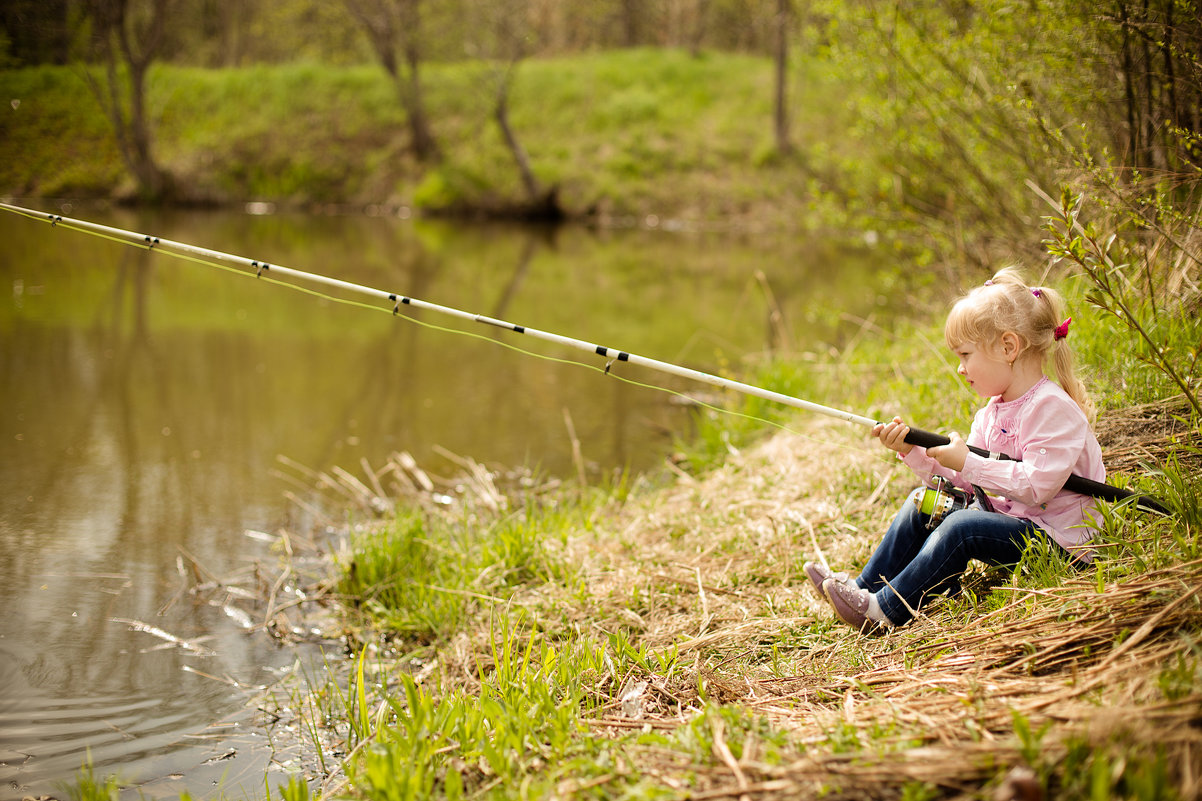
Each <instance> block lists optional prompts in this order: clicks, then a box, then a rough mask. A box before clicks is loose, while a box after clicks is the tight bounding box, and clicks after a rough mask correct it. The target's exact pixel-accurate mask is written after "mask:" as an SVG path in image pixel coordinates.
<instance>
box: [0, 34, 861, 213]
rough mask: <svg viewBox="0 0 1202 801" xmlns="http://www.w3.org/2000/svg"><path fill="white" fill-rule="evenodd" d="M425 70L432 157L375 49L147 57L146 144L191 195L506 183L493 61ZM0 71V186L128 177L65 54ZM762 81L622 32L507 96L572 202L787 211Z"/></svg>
mask: <svg viewBox="0 0 1202 801" xmlns="http://www.w3.org/2000/svg"><path fill="white" fill-rule="evenodd" d="M814 69H815V70H817V69H818V68H814ZM802 73H803V76H802V78H801V80H803V81H804V83H805V85H806V95H805V97H806V102H805V104H804V105H803V106H799V109H798V121H797V128H798V130H799V131H801V132H802V134H801V136H802V138H803V141H802V142H801V144H802V146H803V147H804V146H806V144H807V142H811V141H817V137H816V136H815V135H814V134H813V133H809V132H818V131H827V130H830V126H831V125H832V124H833V123H834V122H835V121H836V120H837V119H838V117H839V115H840V114H841V113H842V112H841V108H840V100H839V98H840V96H841V93H840V89H839V87H838V85H837V84H836V83H833V82H832V81H831V80H830V79H829V77H823V76H821V75H819V74H817V73H815V74H812V75H811V74H808V72H807V71H806V70H805V69H804V68H802ZM424 75H425V81H426V88H427V100H428V104H429V109H430V116H431V119H432V121H433V124H434V126H435V131H436V134H437V136H438V137H439V141H440V144H441V145H442V147H443V149H444V150H445V152H446V154H447V158H446V162H445V166H443V167H440V168H435V169H432V170H428V169H426V168H424V167H421V166H420V165H418V164H416V163H414V161H413V160H412V158H411V156H410V155H409V153H408V151H407V143H406V132H405V128H404V117H403V114H402V112H401V110H400V106H399V103H398V102H397V100H396V97H395V93H394V90H393V88H392V85H391V84H390V83H389V81H388V79H387V76H386V75H385V73H384V72H383V70H382V69H380V68H378V67H375V66H373V65H364V66H359V67H329V66H318V65H307V64H295V65H286V66H274V67H267V66H260V67H251V68H246V69H239V70H203V69H190V68H182V67H174V66H163V65H160V66H157V67H155V68H154V70H153V71H152V73H151V76H150V80H149V83H148V86H149V91H150V97H149V108H150V109H151V113H152V114H153V116H154V120H155V121H156V142H155V152H156V154H157V156H158V158H159V160H160V161H161V162H162V164H163V166H164V167H166V168H167V169H168V170H170V171H171V172H172V173H173V174H174V175H175V176H176V177H177V179H178V180H179V181H180V183H181V184H182V185H183V186H184V187H185V189H186V191H187V192H188V193H189V194H190V195H191V196H192V197H194V198H196V199H198V200H204V199H210V200H213V201H216V202H238V203H241V202H244V201H248V200H261V201H273V202H278V203H281V204H297V205H312V204H330V203H334V204H352V205H357V206H362V205H366V204H370V203H376V204H379V203H390V204H397V205H409V206H413V205H415V204H417V205H421V204H424V205H437V204H438V203H440V202H445V201H447V200H449V199H453V198H457V197H462V196H467V197H469V198H470V197H472V196H479V195H481V194H483V193H489V194H500V195H502V196H518V195H520V180H519V176H518V173H517V171H516V169H515V168H514V165H513V163H512V159H511V157H510V156H509V154H508V152H507V151H506V149H505V147H504V145H503V142H502V140H501V137H500V134H499V132H498V131H497V129H496V125H495V124H494V123H493V122H492V120H491V116H490V115H491V105H490V104H491V102H492V95H491V90H490V89H489V88H488V87H489V86H491V85H492V83H493V82H494V81H495V79H496V75H495V72H494V67H493V66H492V65H489V64H484V63H470V62H469V63H460V64H431V65H429V66H428V67H427V68H426V71H425V72H424ZM0 87H2V91H0V94H3V96H4V98H5V99H6V103H5V107H4V109H3V112H2V118H0V138H2V140H3V142H4V145H3V147H4V153H5V156H6V157H5V158H4V159H2V160H0V192H4V193H9V194H13V195H17V196H30V195H41V196H47V197H71V196H103V197H110V196H114V195H119V194H122V193H127V192H129V191H130V190H131V187H130V186H129V185H128V179H127V178H126V177H125V175H124V169H123V166H122V164H121V161H120V157H119V154H118V152H117V150H116V148H115V145H114V143H113V141H112V137H111V135H110V134H109V131H108V125H107V122H106V121H105V119H104V116H103V114H102V112H101V109H100V106H99V104H98V103H97V102H96V100H95V99H94V98H93V97H92V96H91V94H90V92H89V90H88V88H87V85H86V83H85V81H84V80H83V79H82V77H81V75H80V74H79V73H78V72H77V71H76V70H73V69H72V68H36V69H21V70H5V71H0ZM771 98H772V72H771V64H770V62H769V61H768V60H767V59H764V58H755V57H750V56H742V55H732V54H718V53H712V54H709V53H707V54H703V55H702V56H700V57H693V56H690V55H688V54H686V53H683V52H677V51H665V50H633V51H619V52H609V53H597V54H587V55H579V56H575V57H572V58H566V59H547V60H538V61H528V62H524V63H522V64H521V65H520V67H519V72H518V79H517V81H516V83H515V88H514V96H513V97H512V99H511V103H510V107H511V115H512V125H513V128H514V130H515V131H516V133H517V135H518V136H519V138H520V139H521V142H522V144H523V146H524V147H525V149H526V150H527V151H528V153H529V156H530V159H531V162H532V165H533V167H534V171H535V173H536V175H537V177H538V179H539V180H540V181H541V182H542V183H544V184H545V185H548V186H551V185H555V186H559V187H560V194H561V198H562V201H563V203H564V205H565V206H566V207H567V208H568V209H569V210H570V211H572V212H574V213H584V212H588V211H591V212H594V213H598V214H605V215H612V216H617V217H623V216H626V215H637V216H638V217H639V218H640V219H641V218H642V217H643V216H644V215H646V214H658V215H661V216H664V217H669V216H670V217H679V218H684V219H692V220H706V221H714V220H728V221H729V220H731V219H735V220H738V219H754V220H759V223H758V224H760V225H763V226H765V227H769V226H770V227H772V228H777V229H779V228H781V227H784V228H785V229H791V228H795V227H796V226H797V223H798V219H799V218H801V217H802V216H804V212H805V211H806V208H807V204H808V203H810V201H812V198H811V197H808V196H807V194H806V186H807V177H806V173H805V171H804V170H803V169H802V165H801V163H800V162H799V161H786V162H781V161H779V160H778V159H777V158H775V156H774V150H773V141H772V127H771V120H772V105H771ZM9 100H11V101H12V102H11V103H9V102H8V101H9ZM824 146H825V147H829V146H830V144H829V143H827V144H826V145H824Z"/></svg>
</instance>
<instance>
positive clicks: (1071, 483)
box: [905, 428, 1172, 516]
mask: <svg viewBox="0 0 1202 801" xmlns="http://www.w3.org/2000/svg"><path fill="white" fill-rule="evenodd" d="M905 441H906V442H907V443H909V444H911V445H917V446H918V447H920V448H935V447H938V446H940V445H947V444H948V443H950V442H951V439H950V438H949V437H945V436H944V435H942V434H936V433H935V432H933V431H924V430H923V429H921V428H911V429H910V433H908V434H906V439H905ZM968 449H969V450H970V451H972V452H973V453H975V454H976V455H977V456H984V457H985V458H986V459H1005V460H1009V461H1020V460H1016V459H1015V458H1014V457H1013V456H1009V455H1008V454H1005V453H991V452H990V451H987V450H985V449H984V448H978V447H977V446H975V445H969V446H968ZM1064 489H1066V490H1068V491H1070V492H1076V493H1079V494H1081V495H1089V496H1091V497H1093V498H1101V499H1102V500H1104V501H1110V502H1111V503H1115V502H1117V501H1122V500H1125V499H1127V498H1130V497H1132V496H1135V505H1136V506H1138V507H1140V508H1141V509H1146V510H1148V511H1150V512H1156V513H1157V514H1162V515H1166V516H1170V515H1172V512H1170V511H1169V510H1168V508H1166V507H1165V506H1164V504H1162V503H1160V501H1158V500H1156V499H1155V498H1153V497H1152V496H1151V495H1144V494H1141V493H1138V492H1134V491H1132V490H1129V489H1124V488H1122V487H1116V486H1114V485H1113V484H1103V483H1102V482H1101V481H1094V480H1093V479H1091V478H1086V477H1085V476H1079V475H1077V474H1076V473H1072V474H1071V475H1069V477H1068V480H1067V481H1065V482H1064Z"/></svg>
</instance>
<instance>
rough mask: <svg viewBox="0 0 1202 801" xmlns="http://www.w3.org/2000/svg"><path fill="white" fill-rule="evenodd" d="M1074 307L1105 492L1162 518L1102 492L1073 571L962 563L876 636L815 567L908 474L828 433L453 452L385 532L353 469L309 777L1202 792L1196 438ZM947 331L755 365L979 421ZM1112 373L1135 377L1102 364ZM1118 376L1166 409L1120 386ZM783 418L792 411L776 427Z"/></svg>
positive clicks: (434, 790) (648, 789)
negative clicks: (486, 455) (358, 499)
mask: <svg viewBox="0 0 1202 801" xmlns="http://www.w3.org/2000/svg"><path fill="white" fill-rule="evenodd" d="M1076 286H1077V285H1076V284H1075V283H1071V282H1070V284H1069V288H1070V289H1071V288H1072V287H1076ZM1070 300H1071V301H1072V308H1073V310H1074V313H1075V314H1076V315H1077V316H1076V317H1075V324H1076V325H1077V328H1075V329H1074V330H1075V331H1079V332H1080V335H1079V336H1078V335H1077V334H1074V336H1075V337H1077V338H1076V344H1077V346H1078V353H1079V354H1080V355H1082V356H1083V357H1084V358H1083V359H1082V361H1083V362H1084V363H1085V369H1086V370H1087V371H1088V372H1089V374H1090V375H1091V378H1092V379H1093V381H1094V382H1095V383H1096V384H1098V385H1100V386H1098V389H1097V390H1095V391H1096V392H1097V395H1098V397H1099V398H1100V399H1103V413H1102V416H1101V418H1100V421H1099V424H1098V434H1099V439H1100V440H1101V441H1102V444H1103V448H1104V452H1105V455H1106V459H1107V463H1108V465H1109V467H1110V481H1112V482H1114V483H1117V484H1119V485H1131V484H1135V485H1137V486H1140V487H1141V488H1144V489H1145V490H1147V491H1151V492H1154V493H1155V494H1157V495H1158V496H1159V497H1161V498H1162V499H1163V500H1165V501H1166V502H1168V503H1169V505H1170V506H1171V507H1172V509H1173V511H1174V515H1175V516H1174V517H1172V518H1161V517H1158V516H1155V515H1149V514H1146V513H1142V512H1137V511H1135V510H1133V509H1131V508H1130V507H1123V508H1113V509H1110V510H1108V511H1107V512H1106V514H1105V515H1104V516H1103V519H1102V521H1101V531H1100V534H1099V537H1098V550H1099V553H1100V558H1099V559H1098V560H1097V561H1096V562H1095V564H1094V565H1093V566H1092V567H1091V568H1090V569H1088V570H1084V571H1079V570H1076V569H1074V568H1073V567H1071V566H1069V565H1068V564H1065V563H1064V562H1063V561H1061V560H1060V559H1059V558H1058V557H1057V556H1056V555H1055V554H1053V553H1049V552H1046V551H1042V550H1040V549H1032V550H1031V551H1029V552H1028V554H1027V555H1026V556H1025V557H1024V559H1023V562H1022V563H1021V564H1020V565H1019V567H1018V569H1017V570H1015V571H1013V572H1011V571H997V570H984V569H976V570H973V571H971V572H970V574H969V576H968V577H967V581H966V583H965V591H964V592H963V593H961V594H960V595H957V596H955V597H949V598H944V599H942V600H941V601H939V602H937V603H935V604H933V605H931V606H929V607H927V608H924V609H923V610H922V614H921V615H919V617H918V618H917V619H916V620H915V621H913V622H912V623H911V624H909V625H907V626H905V627H902V628H899V629H893V630H890V631H888V632H886V633H884V634H875V635H861V634H858V633H855V632H852V631H851V630H850V629H848V628H847V627H846V626H844V625H842V624H841V623H839V622H838V621H837V620H835V618H834V617H833V615H832V614H831V613H830V611H829V609H828V608H827V606H826V604H825V603H824V602H823V601H821V600H820V599H819V598H818V596H817V594H816V593H814V592H813V590H812V589H811V587H810V586H809V585H808V581H807V579H806V577H805V575H804V572H803V571H802V564H803V562H804V561H805V560H807V559H815V558H818V559H822V560H825V561H826V562H827V563H828V564H830V565H831V566H832V567H833V568H836V569H850V570H854V569H855V568H856V566H857V565H860V564H863V561H864V559H865V558H866V556H867V555H868V553H869V552H870V550H871V548H872V547H873V545H874V544H875V542H876V540H877V538H878V537H879V532H880V531H881V530H882V529H883V527H884V526H885V525H886V524H887V522H888V520H889V519H890V518H891V517H892V515H893V513H894V511H895V510H896V508H897V507H898V505H899V504H900V503H902V502H903V499H904V497H905V495H906V493H907V492H908V490H909V489H910V488H911V486H912V484H913V477H912V476H911V475H910V474H909V473H908V471H906V470H905V469H904V468H902V467H900V466H899V465H898V464H897V463H896V460H895V459H892V458H888V455H887V454H884V453H883V452H882V451H881V450H880V449H879V447H874V444H873V443H872V442H870V441H869V440H868V439H867V438H866V437H865V436H864V433H863V431H861V430H858V429H856V428H854V427H852V426H849V425H847V424H844V423H841V422H832V421H830V420H820V419H815V418H813V417H812V416H806V415H804V414H800V413H790V412H779V411H777V412H773V411H770V410H768V409H767V408H766V407H765V406H761V405H757V404H754V403H753V404H749V405H746V406H742V407H740V410H741V411H742V412H744V413H747V414H751V415H752V416H753V418H754V419H749V418H747V417H735V418H730V417H727V416H724V415H719V414H716V413H714V414H712V415H711V414H710V413H709V412H706V411H702V412H701V415H700V417H701V419H702V420H703V421H709V425H708V426H706V425H703V430H702V432H701V435H700V436H699V438H698V441H697V443H696V444H694V445H693V446H691V448H689V449H685V450H683V451H682V452H681V453H679V454H678V455H677V456H676V457H675V458H674V459H673V460H671V462H670V463H669V465H667V466H665V470H664V471H663V472H662V473H659V474H647V475H645V476H641V477H632V479H631V480H630V482H628V483H620V484H618V485H616V486H594V487H580V486H576V487H573V486H570V485H561V484H558V483H554V484H541V483H539V482H530V481H517V482H514V483H512V484H510V485H508V486H510V487H511V491H506V490H505V487H506V486H507V485H506V483H505V482H504V481H503V480H502V479H503V476H502V475H501V474H499V473H497V472H496V471H493V470H489V469H487V468H485V467H484V466H481V465H475V464H473V463H469V464H467V465H466V468H467V469H466V471H465V474H464V478H462V479H460V480H458V481H457V482H455V483H453V484H452V485H448V486H456V487H458V490H457V492H453V493H452V492H449V491H448V490H447V489H445V488H444V487H441V486H432V485H431V484H430V483H429V482H426V481H423V480H422V479H421V476H422V472H421V470H420V466H418V465H409V466H408V467H404V468H403V469H402V470H401V472H400V473H399V474H398V475H401V476H404V477H405V478H404V479H403V480H399V481H392V480H389V481H388V482H386V483H387V486H391V487H402V488H403V491H402V492H401V493H400V494H399V495H393V496H391V502H393V503H395V504H396V511H395V513H393V512H389V513H387V514H384V515H383V516H381V517H380V518H379V519H378V520H377V521H376V522H371V520H370V518H371V517H373V514H372V513H371V512H370V511H369V510H370V509H371V508H372V507H373V503H372V502H371V501H370V499H371V498H372V497H373V496H374V495H376V494H377V492H375V491H373V490H372V489H371V486H372V479H371V478H369V477H366V476H364V477H361V479H362V480H361V481H360V486H361V489H360V490H358V492H359V493H360V494H361V495H362V497H363V499H364V501H363V502H362V503H361V505H360V512H359V514H358V519H359V521H360V522H359V524H358V525H357V526H356V527H355V528H353V529H350V530H348V531H347V532H346V534H345V536H346V540H345V545H344V547H342V548H341V549H340V550H339V551H338V556H337V558H336V560H335V562H334V565H335V569H334V576H335V580H336V584H335V585H333V586H335V587H336V594H337V597H340V598H341V599H342V603H341V604H340V609H341V610H342V614H343V615H344V616H343V617H342V618H341V620H342V621H343V623H342V625H343V626H344V636H345V637H346V641H347V642H348V650H349V651H350V652H351V653H353V654H354V655H355V656H354V658H353V659H352V660H351V662H350V665H349V671H348V672H349V679H348V680H347V682H346V683H345V684H343V685H335V684H331V685H326V686H319V687H316V688H314V689H313V690H312V691H313V693H314V694H315V695H316V696H317V697H319V698H322V699H326V702H325V705H324V706H320V707H318V706H317V705H310V706H313V708H320V709H322V710H323V714H325V715H326V716H327V718H328V719H331V720H333V721H335V726H334V727H333V728H330V729H326V730H325V731H326V733H327V736H328V737H329V738H330V739H328V740H322V741H321V742H322V746H321V747H323V748H326V749H329V752H330V753H336V754H338V755H339V758H340V759H341V760H342V761H341V764H340V765H339V766H338V767H337V768H335V769H333V770H326V771H324V772H320V773H312V772H311V773H309V774H307V775H306V776H305V778H306V779H307V780H308V781H309V783H310V787H311V788H312V789H311V790H310V792H311V793H312V794H313V795H314V796H317V795H322V796H325V795H335V794H336V795H339V796H342V795H349V796H350V797H362V798H374V797H390V798H428V797H446V798H459V797H466V796H473V797H497V798H508V797H515V796H518V795H521V796H522V797H548V796H553V795H554V796H564V795H573V796H575V795H580V796H584V797H596V798H616V797H631V796H635V797H642V796H660V795H662V796H666V797H671V798H725V797H731V798H739V797H744V796H746V797H753V798H754V797H757V796H758V795H761V794H771V795H772V796H773V797H783V798H812V797H816V796H821V797H829V798H846V799H853V798H864V797H872V798H905V799H935V798H965V799H969V798H973V799H982V798H1006V799H1017V798H1043V797H1056V798H1061V799H1077V798H1080V799H1086V798H1100V797H1106V798H1140V799H1144V798H1147V799H1152V798H1170V797H1177V798H1189V797H1196V796H1197V794H1198V793H1199V792H1200V791H1202V786H1200V785H1199V779H1198V777H1199V776H1202V762H1200V761H1199V754H1200V753H1202V751H1200V750H1199V746H1200V745H1202V733H1200V732H1199V730H1198V727H1197V720H1198V718H1199V715H1200V714H1202V677H1200V668H1202V664H1200V662H1199V659H1198V656H1197V653H1196V648H1195V643H1196V642H1197V639H1198V637H1199V635H1200V634H1202V604H1200V603H1199V597H1198V587H1200V586H1202V561H1200V560H1202V547H1200V545H1199V543H1198V538H1197V531H1198V527H1199V524H1200V522H1202V515H1200V509H1199V504H1198V499H1199V493H1198V487H1199V480H1198V469H1199V465H1198V463H1197V452H1198V451H1197V447H1198V445H1199V430H1198V427H1197V423H1196V420H1193V421H1192V422H1186V421H1187V420H1190V418H1189V411H1188V404H1187V403H1185V401H1184V400H1183V399H1181V398H1176V399H1175V398H1173V396H1172V393H1171V390H1169V389H1168V388H1167V385H1166V384H1165V383H1163V381H1158V380H1157V379H1156V376H1155V374H1153V375H1151V376H1148V375H1146V373H1147V370H1146V369H1143V370H1142V372H1143V373H1145V375H1144V378H1145V379H1146V383H1143V384H1142V389H1136V387H1137V385H1140V384H1141V382H1139V381H1136V380H1134V379H1136V378H1137V374H1138V373H1140V372H1141V368H1138V367H1134V366H1133V365H1132V364H1125V365H1124V364H1115V363H1114V361H1115V359H1116V358H1118V359H1119V360H1121V358H1122V354H1121V352H1120V353H1116V352H1115V348H1114V343H1115V342H1116V341H1122V340H1123V338H1124V335H1123V334H1122V331H1121V324H1118V323H1116V321H1115V320H1114V318H1112V317H1107V316H1105V315H1103V314H1101V313H1099V312H1098V311H1097V310H1096V309H1091V308H1089V307H1088V306H1087V305H1085V304H1084V303H1083V302H1082V301H1083V292H1082V291H1081V290H1080V288H1079V287H1078V288H1077V289H1075V290H1073V292H1072V296H1071V298H1070ZM935 336H937V329H936V328H934V327H933V326H931V325H930V324H929V323H924V324H920V325H918V326H916V327H914V328H904V330H899V331H898V337H897V338H896V339H890V338H887V337H886V336H885V335H884V333H883V332H873V331H871V330H866V332H865V334H864V336H863V337H862V338H860V339H858V340H856V341H854V342H853V343H849V345H848V346H847V347H846V348H845V349H844V350H843V351H841V352H840V353H838V354H833V355H831V356H828V357H818V356H815V355H813V354H811V355H810V358H808V359H807V358H795V359H791V360H786V361H782V362H779V363H775V364H772V365H764V366H762V368H761V371H760V372H759V373H758V374H757V375H755V376H754V377H753V378H752V382H753V383H757V384H760V385H764V386H770V387H774V388H777V389H781V390H785V391H790V392H792V393H794V394H797V395H799V396H803V397H811V398H815V399H817V400H819V401H822V402H832V401H836V398H835V397H832V395H834V396H837V399H838V400H841V401H843V402H844V403H845V404H846V405H849V406H851V407H854V408H861V409H866V410H869V413H870V414H873V415H875V416H877V417H881V416H885V415H889V414H892V413H907V416H910V415H909V413H908V410H915V409H921V410H922V414H923V415H927V416H929V417H930V419H934V420H939V421H942V422H946V423H947V426H946V427H947V428H950V429H955V430H965V429H966V427H967V420H968V415H970V414H971V409H972V408H974V407H975V405H976V401H975V400H974V399H973V398H972V397H971V395H970V393H968V392H967V391H966V390H965V389H964V388H963V387H958V384H957V382H956V379H955V377H954V375H953V374H952V372H951V370H949V369H941V368H943V367H944V365H943V364H942V362H943V357H942V355H941V354H940V353H939V352H938V351H937V350H936V349H935V348H934V347H933V346H932V347H931V348H929V349H928V348H927V347H926V346H925V345H923V344H921V343H924V342H929V341H931V340H932V339H933V338H934V337H935ZM1120 351H1121V349H1120ZM1108 353H1109V354H1110V356H1109V357H1107V355H1106V354H1108ZM1108 358H1109V361H1107V359H1108ZM1103 364H1105V366H1106V368H1107V372H1105V373H1103V372H1102V370H1101V369H1100V368H1101V367H1102V366H1103ZM902 365H904V367H903V366H902ZM1111 369H1115V370H1118V371H1119V373H1116V374H1112V373H1110V372H1109V370H1111ZM1122 371H1126V373H1125V375H1126V378H1129V379H1132V380H1131V381H1130V382H1128V383H1123V382H1118V381H1116V380H1112V379H1111V378H1108V377H1107V376H1111V375H1123V372H1122ZM1131 391H1135V392H1136V393H1145V392H1146V393H1148V394H1151V395H1154V396H1158V397H1159V399H1158V400H1154V401H1150V402H1146V403H1141V404H1139V405H1132V404H1131V401H1132V400H1134V399H1135V397H1136V396H1134V395H1131V394H1126V395H1124V394H1122V393H1127V392H1131ZM1123 398H1125V399H1126V400H1123ZM769 418H770V419H769ZM769 423H773V424H776V425H782V426H785V428H784V429H783V430H779V431H778V432H777V433H775V434H772V435H770V436H765V435H764V432H765V431H767V430H769V429H770V428H771V426H770V425H768V424H769ZM1149 464H1157V465H1160V466H1161V468H1160V470H1159V471H1150V470H1149V469H1148V467H1147V465H1149ZM393 477H394V476H391V475H390V476H388V478H389V479H391V478H393ZM375 478H376V480H379V479H380V478H381V476H376V477H375ZM344 481H345V479H344ZM346 486H347V487H350V486H353V485H352V484H350V483H348V484H347V485H346ZM341 494H342V495H343V496H345V494H346V493H345V492H343V493H341ZM327 586H329V585H327ZM330 699H333V700H330ZM294 706H300V707H304V706H305V705H303V704H297V705H294ZM331 707H333V709H334V710H335V711H334V712H333V713H332V714H331V711H330V710H331ZM315 728H317V727H316V726H315ZM318 739H319V738H314V743H317V742H318ZM311 764H315V763H313V762H312V761H311ZM296 787H297V785H293V788H294V790H295V789H296Z"/></svg>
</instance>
